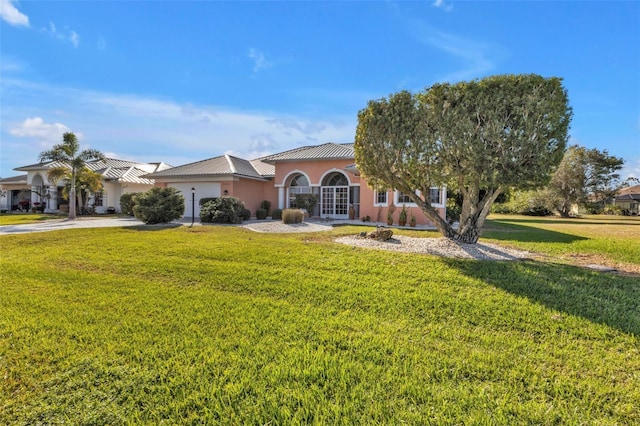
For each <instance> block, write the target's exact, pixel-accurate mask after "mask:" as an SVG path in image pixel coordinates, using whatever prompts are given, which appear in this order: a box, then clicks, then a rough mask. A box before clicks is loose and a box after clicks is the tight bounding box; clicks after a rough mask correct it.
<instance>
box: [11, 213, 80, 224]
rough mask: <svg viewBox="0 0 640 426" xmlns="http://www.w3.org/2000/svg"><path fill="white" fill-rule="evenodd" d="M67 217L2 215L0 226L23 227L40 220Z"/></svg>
mask: <svg viewBox="0 0 640 426" xmlns="http://www.w3.org/2000/svg"><path fill="white" fill-rule="evenodd" d="M66 217H67V216H65V215H59V214H49V213H2V214H0V226H5V225H23V224H27V223H36V222H40V221H42V220H51V219H64V218H66Z"/></svg>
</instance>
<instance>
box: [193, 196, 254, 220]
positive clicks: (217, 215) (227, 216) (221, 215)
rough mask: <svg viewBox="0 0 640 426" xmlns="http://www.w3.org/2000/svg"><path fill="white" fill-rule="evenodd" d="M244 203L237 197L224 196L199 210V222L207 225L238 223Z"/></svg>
mask: <svg viewBox="0 0 640 426" xmlns="http://www.w3.org/2000/svg"><path fill="white" fill-rule="evenodd" d="M244 209H245V207H244V203H243V202H242V201H240V199H239V198H237V197H231V196H224V197H219V198H216V199H214V200H211V201H208V202H207V203H205V204H204V205H203V206H202V208H200V221H201V222H207V223H240V222H242V211H243V210H244Z"/></svg>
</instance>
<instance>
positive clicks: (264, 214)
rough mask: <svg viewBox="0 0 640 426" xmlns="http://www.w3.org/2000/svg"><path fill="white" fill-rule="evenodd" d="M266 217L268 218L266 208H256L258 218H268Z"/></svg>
mask: <svg viewBox="0 0 640 426" xmlns="http://www.w3.org/2000/svg"><path fill="white" fill-rule="evenodd" d="M266 218H267V210H266V209H263V208H260V209H258V210H256V219H260V220H263V219H266Z"/></svg>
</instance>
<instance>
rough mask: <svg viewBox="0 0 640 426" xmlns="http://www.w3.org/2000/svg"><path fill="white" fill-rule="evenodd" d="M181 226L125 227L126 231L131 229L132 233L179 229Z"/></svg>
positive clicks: (157, 224) (158, 224) (175, 224)
mask: <svg viewBox="0 0 640 426" xmlns="http://www.w3.org/2000/svg"><path fill="white" fill-rule="evenodd" d="M181 226H183V225H182V224H180V223H156V224H153V225H134V226H127V227H126V229H131V230H133V231H145V232H149V231H164V230H165V229H173V228H180V227H181Z"/></svg>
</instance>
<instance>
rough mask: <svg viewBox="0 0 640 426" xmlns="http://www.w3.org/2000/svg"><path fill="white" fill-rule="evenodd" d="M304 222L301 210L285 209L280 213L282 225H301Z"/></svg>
mask: <svg viewBox="0 0 640 426" xmlns="http://www.w3.org/2000/svg"><path fill="white" fill-rule="evenodd" d="M303 221H304V212H303V211H302V210H301V209H285V210H284V211H283V212H282V223H285V224H287V225H289V224H292V223H302V222H303Z"/></svg>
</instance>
